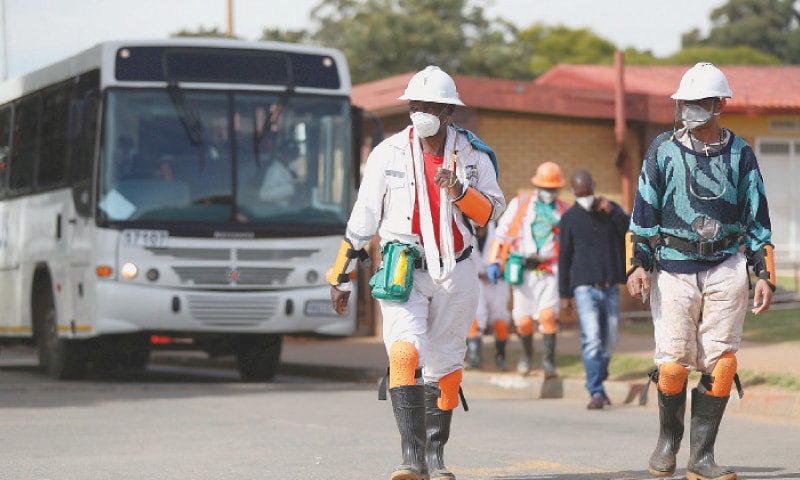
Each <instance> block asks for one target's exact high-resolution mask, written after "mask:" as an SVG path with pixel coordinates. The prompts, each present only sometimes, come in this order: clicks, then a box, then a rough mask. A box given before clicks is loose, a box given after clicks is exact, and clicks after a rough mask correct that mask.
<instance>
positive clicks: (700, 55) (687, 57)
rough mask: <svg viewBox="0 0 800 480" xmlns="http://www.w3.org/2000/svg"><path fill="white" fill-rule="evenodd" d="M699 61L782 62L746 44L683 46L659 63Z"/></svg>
mask: <svg viewBox="0 0 800 480" xmlns="http://www.w3.org/2000/svg"><path fill="white" fill-rule="evenodd" d="M701 61H705V62H711V63H715V64H718V65H779V64H780V63H782V62H781V60H780V59H779V58H777V57H775V56H773V55H770V54H769V53H764V52H762V51H759V50H756V49H755V48H753V47H750V46H746V45H739V46H736V47H729V48H721V47H709V46H697V47H689V48H684V49H683V50H681V51H679V52H677V53H675V54H673V55H671V56H670V57H667V58H666V59H664V60H663V61H661V62H660V63H662V64H671V65H691V64H694V63H697V62H701Z"/></svg>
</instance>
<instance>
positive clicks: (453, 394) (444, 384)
mask: <svg viewBox="0 0 800 480" xmlns="http://www.w3.org/2000/svg"><path fill="white" fill-rule="evenodd" d="M461 377H462V371H461V369H458V370H456V371H454V372H450V373H448V374H447V375H445V376H444V377H442V378H440V379H439V390H440V391H441V392H442V394H441V396H440V397H439V399H438V400H437V401H436V405H437V406H438V407H439V408H441V409H442V410H452V409H454V408H456V407H457V406H458V390H459V389H460V388H461Z"/></svg>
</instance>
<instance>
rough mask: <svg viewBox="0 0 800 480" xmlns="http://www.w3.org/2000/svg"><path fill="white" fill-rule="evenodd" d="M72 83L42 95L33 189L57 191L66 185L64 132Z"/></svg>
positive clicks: (66, 127) (66, 125)
mask: <svg viewBox="0 0 800 480" xmlns="http://www.w3.org/2000/svg"><path fill="white" fill-rule="evenodd" d="M72 89H73V85H72V82H67V83H62V84H60V85H58V86H56V87H54V88H50V89H47V90H45V92H44V94H43V95H42V119H41V124H42V125H41V134H40V142H41V144H40V146H39V168H37V169H36V187H37V189H43V188H45V189H46V188H48V187H58V186H62V185H64V184H66V182H67V155H66V151H67V131H68V127H69V105H70V97H71V94H72Z"/></svg>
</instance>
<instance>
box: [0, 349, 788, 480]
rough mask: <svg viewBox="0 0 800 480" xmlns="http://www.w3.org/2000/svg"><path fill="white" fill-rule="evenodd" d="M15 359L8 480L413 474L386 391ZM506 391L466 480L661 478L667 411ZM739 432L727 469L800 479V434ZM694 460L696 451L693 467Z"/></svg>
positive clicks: (475, 447) (732, 437)
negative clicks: (54, 375)
mask: <svg viewBox="0 0 800 480" xmlns="http://www.w3.org/2000/svg"><path fill="white" fill-rule="evenodd" d="M3 358H4V357H3V356H0V425H2V428H0V445H2V447H0V465H2V468H0V480H73V479H74V480H79V479H80V480H109V479H113V480H127V479H130V480H139V479H158V480H211V479H214V480H217V479H230V480H233V479H243V480H244V479H246V480H251V479H276V478H286V479H292V480H294V479H301V480H305V479H309V480H314V479H326V480H327V479H338V478H347V479H348V480H375V479H385V478H388V477H389V473H390V472H391V468H392V466H393V465H394V464H395V463H396V462H397V461H399V446H398V442H399V440H398V435H397V431H396V427H395V425H394V419H393V417H392V413H391V407H390V404H389V403H388V402H380V401H377V399H376V398H377V396H376V392H375V389H374V387H373V386H372V385H362V384H353V383H347V382H329V381H322V380H311V379H301V378H278V381H277V382H276V383H273V384H243V383H239V382H237V381H235V379H233V378H231V376H233V375H234V374H235V372H227V373H225V372H220V371H218V370H217V371H214V370H208V371H204V370H202V369H199V370H198V369H191V370H182V369H181V368H180V367H169V369H167V370H166V371H165V370H163V369H161V368H159V369H155V370H148V372H147V373H146V374H145V375H143V376H141V377H140V378H137V379H130V378H126V379H120V378H114V377H113V376H105V377H102V376H93V377H90V379H89V380H86V381H80V382H53V381H51V380H49V379H48V378H47V377H44V376H42V375H39V374H37V373H35V371H34V370H33V369H32V367H30V366H25V365H22V364H21V361H17V362H16V363H15V364H12V365H9V364H8V362H9V361H8V360H6V361H4V360H3ZM12 363H13V362H12ZM176 368H177V370H175V369H176ZM170 369H172V370H170ZM226 376H227V377H226ZM497 392H498V391H497V390H492V391H487V392H481V391H477V392H475V393H473V394H470V393H469V392H467V393H468V395H469V397H468V399H469V404H470V407H471V408H470V411H469V412H466V413H465V412H463V411H462V410H458V411H457V412H456V416H455V420H454V425H453V440H452V441H451V442H450V444H449V446H448V451H447V459H448V464H449V465H450V467H451V469H452V470H453V471H454V472H455V473H456V474H457V476H458V479H459V480H478V479H482V480H487V479H495V480H501V479H502V480H568V479H569V480H600V479H615V480H623V479H625V480H628V479H644V478H649V476H648V475H647V473H646V468H645V466H646V461H647V458H648V456H649V454H650V450H651V448H652V446H653V444H654V442H655V432H656V429H657V427H656V421H657V420H656V415H655V412H654V411H653V410H650V409H642V408H638V407H633V406H614V407H612V408H608V409H605V410H603V411H587V410H586V409H585V408H584V403H585V402H582V401H577V400H570V399H555V400H540V399H537V400H533V399H529V398H511V397H507V396H502V395H498V393H497ZM725 420H726V421H725V422H724V424H723V427H722V434H721V438H720V441H719V442H718V445H717V460H719V461H720V462H726V463H730V464H733V465H735V466H736V467H737V470H738V471H739V473H740V475H739V478H740V479H789V478H794V479H800V456H798V454H797V452H798V450H797V444H798V440H800V422H797V421H791V420H789V421H787V420H782V421H775V420H769V419H765V418H759V417H753V416H748V415H738V414H730V415H728V416H727V417H726V419H725ZM686 440H688V438H687V439H686ZM687 455H688V442H687V441H685V443H684V449H683V451H682V452H681V453H680V455H679V465H683V464H685V462H686V459H687ZM678 473H679V474H681V473H683V472H682V470H679V472H678ZM676 478H682V476H680V475H679V476H677V477H676Z"/></svg>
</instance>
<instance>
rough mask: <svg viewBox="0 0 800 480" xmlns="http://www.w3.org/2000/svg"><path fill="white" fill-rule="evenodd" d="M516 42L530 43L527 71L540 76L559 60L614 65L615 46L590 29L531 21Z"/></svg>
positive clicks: (560, 61)
mask: <svg viewBox="0 0 800 480" xmlns="http://www.w3.org/2000/svg"><path fill="white" fill-rule="evenodd" d="M519 41H520V42H521V43H523V44H527V45H529V46H530V48H531V50H532V51H533V55H532V56H531V57H530V60H529V61H528V66H529V70H530V72H531V73H532V74H534V75H540V74H542V73H544V72H546V71H547V70H549V69H550V68H552V67H553V66H555V65H557V64H559V63H593V64H608V65H610V64H613V63H614V52H615V51H616V50H617V47H616V45H614V44H613V43H611V42H610V41H608V40H605V39H603V38H601V37H599V36H597V35H595V34H594V33H592V31H591V30H589V29H586V28H582V29H578V30H573V29H570V28H567V27H565V26H562V25H559V26H556V27H550V26H547V25H543V24H539V23H537V24H534V25H533V26H531V27H530V28H527V29H525V30H523V31H522V32H520V34H519Z"/></svg>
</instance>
